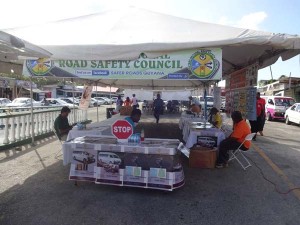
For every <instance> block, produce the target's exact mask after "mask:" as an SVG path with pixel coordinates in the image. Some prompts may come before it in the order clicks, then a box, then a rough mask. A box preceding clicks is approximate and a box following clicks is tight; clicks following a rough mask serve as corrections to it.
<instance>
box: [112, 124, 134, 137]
mask: <svg viewBox="0 0 300 225" xmlns="http://www.w3.org/2000/svg"><path fill="white" fill-rule="evenodd" d="M111 128H112V133H113V135H114V136H115V137H116V138H118V139H128V138H129V137H130V136H131V135H132V134H133V128H132V126H131V124H130V123H129V122H128V121H127V120H117V121H116V122H114V123H113V125H112V126H111Z"/></svg>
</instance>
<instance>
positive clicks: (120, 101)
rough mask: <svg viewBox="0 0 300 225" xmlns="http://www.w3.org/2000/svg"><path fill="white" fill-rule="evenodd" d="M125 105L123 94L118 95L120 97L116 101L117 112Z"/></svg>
mask: <svg viewBox="0 0 300 225" xmlns="http://www.w3.org/2000/svg"><path fill="white" fill-rule="evenodd" d="M122 105H123V100H122V98H121V95H119V96H118V99H117V101H116V110H117V112H120V108H121V106H122Z"/></svg>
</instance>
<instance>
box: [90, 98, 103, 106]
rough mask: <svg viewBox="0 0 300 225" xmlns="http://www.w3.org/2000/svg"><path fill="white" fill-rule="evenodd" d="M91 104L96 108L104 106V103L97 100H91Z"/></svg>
mask: <svg viewBox="0 0 300 225" xmlns="http://www.w3.org/2000/svg"><path fill="white" fill-rule="evenodd" d="M91 103H92V105H93V106H95V107H97V106H100V105H102V101H99V100H98V99H96V98H91Z"/></svg>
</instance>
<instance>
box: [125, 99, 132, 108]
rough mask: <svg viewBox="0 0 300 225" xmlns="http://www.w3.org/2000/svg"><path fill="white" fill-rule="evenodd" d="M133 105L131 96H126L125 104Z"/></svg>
mask: <svg viewBox="0 0 300 225" xmlns="http://www.w3.org/2000/svg"><path fill="white" fill-rule="evenodd" d="M130 105H131V101H130V98H129V97H126V100H125V101H124V106H130Z"/></svg>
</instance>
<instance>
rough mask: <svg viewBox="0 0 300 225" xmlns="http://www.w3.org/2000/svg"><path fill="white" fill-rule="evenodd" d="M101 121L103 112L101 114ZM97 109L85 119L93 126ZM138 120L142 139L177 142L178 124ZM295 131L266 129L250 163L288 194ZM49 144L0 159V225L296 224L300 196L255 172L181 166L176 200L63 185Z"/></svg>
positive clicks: (297, 160)
mask: <svg viewBox="0 0 300 225" xmlns="http://www.w3.org/2000/svg"><path fill="white" fill-rule="evenodd" d="M100 109H101V110H100V115H101V116H100V119H104V118H105V113H104V112H105V109H104V107H100ZM95 111H96V110H95V109H91V110H90V118H92V119H94V120H95V118H96V117H95ZM150 122H154V118H152V116H150V117H143V119H142V121H141V124H140V126H143V127H144V128H145V133H146V136H148V137H157V136H163V137H165V138H168V137H169V136H175V137H178V138H180V133H179V129H178V126H177V124H176V123H177V122H178V118H176V116H174V115H173V116H171V117H170V118H166V116H164V118H162V120H161V124H158V125H156V124H151V123H150ZM299 130H300V128H299V127H298V126H288V125H285V124H284V123H281V122H267V124H266V127H265V136H264V137H258V138H257V139H258V140H257V141H256V142H255V143H254V145H253V148H252V149H251V151H249V152H248V155H249V157H250V158H251V159H252V160H253V161H254V162H255V164H257V165H258V166H259V167H260V168H261V170H262V171H263V173H264V175H265V176H266V177H267V178H268V179H270V180H272V181H273V182H274V183H276V184H277V186H278V189H280V190H281V191H287V190H288V189H289V188H290V187H294V185H296V186H300V179H299V178H300V175H299V165H300V152H299V151H300V150H299ZM60 149H61V146H60V144H59V142H58V141H56V139H55V138H49V139H46V140H44V141H43V142H40V143H38V145H37V146H36V147H34V148H32V147H30V146H24V147H23V148H22V151H15V150H10V151H5V152H0V171H1V173H0V224H1V225H2V224H3V225H6V224H12V225H21V224H22V225H29V224H30V225H31V224H32V225H35V224H43V225H48V224H49V225H50V224H51V225H53V224H55V225H56V224H72V225H77V224H78V225H79V224H80V225H83V224H91V225H93V224H105V225H106V224H132V225H133V224H168V225H169V224H170V225H171V224H270V225H271V224H272V225H274V224H275V225H276V224H288V225H296V224H297V225H298V224H300V216H299V213H300V191H299V190H298V191H294V192H291V193H289V194H279V193H277V192H276V191H274V188H273V186H272V185H271V184H270V183H269V182H267V181H266V180H265V179H264V178H263V177H262V175H261V173H260V170H259V169H258V168H256V167H255V166H253V167H251V168H250V169H248V170H247V171H243V170H242V169H241V168H240V167H239V166H238V164H237V163H233V164H231V165H230V167H229V168H226V169H220V170H218V169H191V168H188V165H187V163H188V162H187V160H186V159H185V158H182V160H183V163H184V172H185V176H186V184H185V186H184V187H183V188H181V189H178V190H176V191H174V192H162V191H156V190H146V189H137V188H126V187H113V186H105V185H95V184H93V183H80V184H79V186H74V183H73V182H72V181H69V180H68V175H69V166H63V165H62V160H61V156H59V157H58V158H57V157H55V154H56V153H57V152H60Z"/></svg>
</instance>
